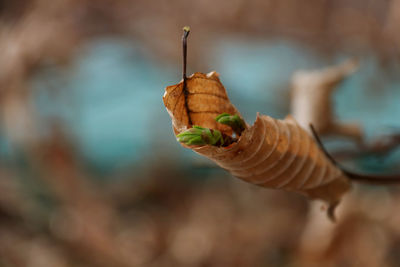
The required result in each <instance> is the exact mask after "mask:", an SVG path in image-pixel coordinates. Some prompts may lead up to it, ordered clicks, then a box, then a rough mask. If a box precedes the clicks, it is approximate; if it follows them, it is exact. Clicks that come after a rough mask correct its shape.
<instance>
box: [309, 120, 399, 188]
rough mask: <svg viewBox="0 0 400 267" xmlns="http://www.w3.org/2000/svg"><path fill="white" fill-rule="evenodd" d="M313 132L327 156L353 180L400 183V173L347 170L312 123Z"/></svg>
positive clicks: (374, 182) (381, 183) (382, 183)
mask: <svg viewBox="0 0 400 267" xmlns="http://www.w3.org/2000/svg"><path fill="white" fill-rule="evenodd" d="M310 128H311V132H312V134H313V136H314V139H315V141H316V142H317V143H318V145H319V147H320V149H321V150H322V152H324V154H325V156H326V157H327V158H328V159H329V160H330V161H331V162H332V163H333V164H334V165H335V166H337V167H338V168H339V169H341V170H342V172H343V173H344V174H345V175H346V176H347V177H349V178H350V179H351V180H353V181H357V182H362V183H371V184H380V185H385V184H397V183H398V184H400V175H398V174H394V175H379V174H362V173H355V172H352V171H349V170H346V169H345V168H344V167H342V166H341V165H340V164H339V163H338V162H337V161H336V160H335V159H334V158H333V157H332V155H330V154H329V153H328V151H327V150H326V148H325V147H324V145H323V143H322V141H321V139H320V138H319V136H318V133H317V131H316V130H315V128H314V127H313V126H312V124H310Z"/></svg>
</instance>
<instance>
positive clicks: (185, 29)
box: [182, 26, 193, 126]
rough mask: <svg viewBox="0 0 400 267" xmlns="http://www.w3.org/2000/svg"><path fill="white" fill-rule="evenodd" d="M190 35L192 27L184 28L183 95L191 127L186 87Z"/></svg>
mask: <svg viewBox="0 0 400 267" xmlns="http://www.w3.org/2000/svg"><path fill="white" fill-rule="evenodd" d="M189 33H190V27H189V26H185V27H183V36H182V52H183V64H182V78H183V93H184V95H185V106H186V112H187V116H188V124H189V125H190V126H191V125H192V124H193V123H192V119H191V118H190V113H189V106H188V101H187V100H188V99H187V98H188V94H189V92H188V89H187V85H186V80H187V77H186V62H187V38H188V36H189Z"/></svg>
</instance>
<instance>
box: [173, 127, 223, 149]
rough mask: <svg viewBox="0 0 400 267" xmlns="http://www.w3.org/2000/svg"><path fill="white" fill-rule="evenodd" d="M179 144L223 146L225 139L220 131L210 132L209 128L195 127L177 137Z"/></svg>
mask: <svg viewBox="0 0 400 267" xmlns="http://www.w3.org/2000/svg"><path fill="white" fill-rule="evenodd" d="M176 137H177V140H178V142H181V143H184V144H186V145H189V146H190V145H216V144H217V143H218V145H223V144H224V139H223V137H222V134H221V132H220V131H218V130H210V129H208V128H203V127H200V126H196V125H194V126H193V128H190V129H188V130H186V131H184V132H182V133H180V134H178V135H177V136H176Z"/></svg>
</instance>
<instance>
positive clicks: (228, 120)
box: [215, 113, 246, 135]
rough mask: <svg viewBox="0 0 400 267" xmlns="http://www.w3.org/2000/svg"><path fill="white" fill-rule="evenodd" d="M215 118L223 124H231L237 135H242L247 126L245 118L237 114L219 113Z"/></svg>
mask: <svg viewBox="0 0 400 267" xmlns="http://www.w3.org/2000/svg"><path fill="white" fill-rule="evenodd" d="M215 120H216V121H217V122H219V123H221V124H225V125H228V126H230V127H231V128H232V130H233V131H234V132H235V133H236V134H237V135H240V134H241V133H242V132H243V131H244V129H245V128H246V124H245V122H244V120H243V119H242V118H240V117H239V115H237V114H235V115H231V114H228V113H222V114H220V115H218V116H217V117H216V118H215Z"/></svg>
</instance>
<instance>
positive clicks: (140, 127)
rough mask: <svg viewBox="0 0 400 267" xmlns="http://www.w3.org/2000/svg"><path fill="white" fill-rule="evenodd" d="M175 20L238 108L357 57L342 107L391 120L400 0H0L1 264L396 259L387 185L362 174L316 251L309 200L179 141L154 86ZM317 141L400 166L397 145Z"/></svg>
mask: <svg viewBox="0 0 400 267" xmlns="http://www.w3.org/2000/svg"><path fill="white" fill-rule="evenodd" d="M184 25H190V26H191V29H192V32H191V35H190V37H189V47H188V73H192V72H209V71H212V70H216V71H217V72H218V73H219V74H220V77H221V81H222V82H223V84H224V85H225V87H226V88H227V90H228V94H229V96H230V98H231V100H232V102H233V103H234V104H235V105H236V107H237V108H238V109H239V110H240V111H241V112H242V114H243V115H244V117H245V119H246V120H247V122H248V123H252V122H253V121H254V119H255V116H256V112H261V113H263V114H268V115H270V116H272V117H276V118H283V117H284V116H286V115H287V114H288V113H289V112H290V111H289V104H290V103H289V102H290V79H291V76H292V74H293V72H294V71H296V70H298V69H318V68H321V67H324V66H329V65H332V64H336V63H338V62H341V61H342V60H343V59H346V58H350V57H357V58H358V59H359V60H360V69H359V71H358V72H356V73H355V74H354V75H352V76H351V77H350V78H349V79H347V80H346V81H344V82H343V83H341V84H340V87H339V88H338V89H337V90H336V91H335V93H334V97H333V100H332V101H333V102H334V106H335V110H336V114H337V115H338V118H339V119H341V120H343V121H356V122H359V123H360V124H361V125H362V126H363V128H364V129H365V133H366V138H367V140H375V139H376V138H378V139H379V138H380V136H385V135H393V134H396V133H399V132H400V121H399V119H398V117H399V115H400V104H399V99H400V75H399V74H400V31H399V25H400V0H340V1H339V0H309V1H306V2H305V1H296V0H267V1H266V0H247V1H245V0H230V1H211V0H198V1H192V0H190V1H188V0H170V1H165V0H160V1H147V0H129V1H128V0H118V1H110V0H96V1H94V0H79V1H78V0H54V1H48V0H47V1H46V0H8V1H7V0H2V1H0V266H5V267H11V266H12V267H14V266H16V267H20V266H30V267H31V266H32V267H47V266H49V267H66V266H78V267H79V266H99V267H103V266H116V267H120V266H121V267H125V266H126V267H129V266H193V267H195V266H399V262H400V212H399V208H398V205H396V203H398V201H400V193H399V187H397V186H391V187H372V186H362V187H361V188H358V190H357V192H356V193H354V194H353V195H352V196H351V202H350V203H351V205H350V206H349V207H347V210H348V211H347V212H346V214H345V216H343V219H342V220H340V221H339V222H338V223H337V224H336V225H335V229H334V230H332V231H333V233H332V236H331V237H330V238H329V242H325V243H327V244H326V245H325V246H324V249H323V250H321V251H318V253H314V252H312V253H311V252H309V251H310V250H308V249H304V248H302V240H303V237H302V236H303V233H304V231H305V229H306V228H307V224H308V220H309V218H308V211H309V206H308V202H307V200H306V199H304V198H303V197H301V196H298V195H296V194H291V193H286V192H281V191H275V190H268V189H262V188H258V187H256V186H253V185H249V184H246V183H244V182H241V181H239V180H238V179H234V178H233V177H231V176H230V175H229V174H227V173H226V172H224V171H223V170H220V169H218V168H216V167H215V166H214V165H212V164H211V163H210V162H208V161H207V160H206V159H204V158H201V157H199V156H197V155H195V154H194V153H193V152H191V151H188V150H185V149H184V148H182V147H181V146H180V145H179V144H178V143H177V142H176V140H175V138H174V135H173V132H172V127H171V120H170V118H169V116H168V114H167V112H166V110H165V108H164V105H163V103H162V95H163V93H164V88H165V87H166V86H167V85H172V84H175V83H177V82H179V81H180V79H181V34H182V27H183V26H184ZM326 142H327V146H328V148H329V149H330V151H332V153H333V154H334V155H337V157H338V159H339V160H341V161H342V162H343V163H344V164H346V165H347V166H350V167H351V168H352V169H353V170H358V171H364V172H380V173H396V172H397V173H399V172H400V164H399V162H400V149H396V147H397V146H395V145H393V146H391V147H390V149H387V150H386V151H384V153H361V152H360V153H357V149H358V148H357V146H356V145H355V144H354V143H353V142H352V141H351V140H346V139H343V138H333V139H332V138H330V139H329V140H326ZM350 152H351V153H350ZM349 154H351V155H349ZM346 155H347V156H346ZM323 240H325V237H323V236H322V237H321V238H320V239H315V240H313V241H312V242H314V243H315V245H316V246H318V245H319V242H321V241H323ZM312 242H311V243H312Z"/></svg>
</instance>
